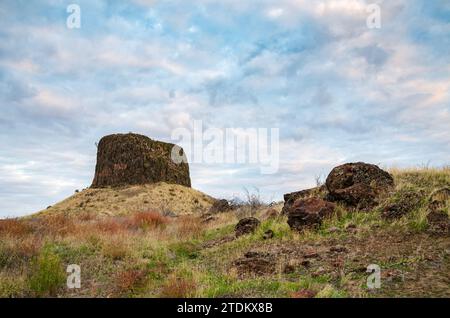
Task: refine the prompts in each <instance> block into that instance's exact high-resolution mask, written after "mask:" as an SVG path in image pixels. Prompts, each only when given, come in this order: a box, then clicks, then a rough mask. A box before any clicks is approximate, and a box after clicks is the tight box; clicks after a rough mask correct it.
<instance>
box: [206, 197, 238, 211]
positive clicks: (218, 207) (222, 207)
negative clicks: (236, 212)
mask: <svg viewBox="0 0 450 318" xmlns="http://www.w3.org/2000/svg"><path fill="white" fill-rule="evenodd" d="M230 210H232V207H231V205H230V204H229V203H228V201H227V200H225V199H221V200H216V201H214V203H213V205H212V206H211V208H210V209H209V213H213V214H214V213H222V212H228V211H230Z"/></svg>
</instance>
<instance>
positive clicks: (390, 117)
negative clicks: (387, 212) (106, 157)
mask: <svg viewBox="0 0 450 318" xmlns="http://www.w3.org/2000/svg"><path fill="white" fill-rule="evenodd" d="M372 2H375V3H377V4H379V5H380V8H381V28H380V29H373V28H368V27H367V24H366V20H367V17H368V16H369V14H370V13H368V12H367V6H368V4H370V3H372ZM71 3H76V4H78V5H79V6H80V8H81V28H79V29H69V28H68V27H67V25H66V19H67V17H68V15H69V13H67V11H66V10H67V6H68V5H69V4H71ZM449 90H450V2H449V1H447V0H433V1H429V0H389V1H387V0H385V1H371V0H368V1H363V0H346V1H340V0H329V1H325V0H317V1H311V0H277V1H268V0H258V1H256V0H255V1H251V0H247V1H243V0H215V1H213V0H198V1H195V0H193V1H182V0H179V1H157V0H154V1H151V0H134V1H129V2H127V3H125V1H112V0H111V1H100V0H86V1H75V0H71V1H62V0H41V1H29V0H26V1H25V0H24V1H19V0H15V1H13V0H11V1H8V0H1V1H0V107H1V112H0V144H1V147H0V217H5V216H16V215H25V214H29V213H32V212H35V211H37V210H40V209H43V208H45V207H46V206H48V205H52V204H54V203H55V202H57V201H59V200H61V199H63V198H65V197H67V196H69V195H71V194H73V192H74V190H75V189H82V188H84V187H87V186H89V185H90V183H91V181H92V178H93V173H94V166H95V156H96V146H95V143H96V142H98V140H99V139H100V138H101V137H102V136H103V135H106V134H110V133H117V132H130V131H132V132H137V133H142V134H145V135H147V136H149V137H151V138H155V139H159V140H163V141H171V134H172V132H173V131H174V129H176V128H179V127H186V128H189V127H191V125H192V122H193V121H194V120H201V121H202V122H203V126H204V128H205V129H206V128H211V127H214V128H221V129H222V128H228V127H232V128H250V127H257V128H259V127H262V128H279V131H280V144H279V147H280V153H279V157H280V163H279V169H278V172H277V173H275V174H270V175H264V174H261V172H260V170H259V169H258V167H256V166H254V165H245V164H244V165H242V164H240V165H238V164H236V165H229V164H228V165H223V164H202V163H196V164H193V165H191V178H192V183H193V186H194V187H195V188H197V189H200V190H202V191H204V192H206V193H209V194H212V195H215V196H217V197H224V198H231V197H233V196H234V195H238V194H242V192H243V187H247V188H249V189H250V190H252V189H253V188H254V187H256V188H258V189H259V190H260V192H261V194H262V196H263V197H264V198H265V199H266V200H272V199H273V200H277V199H281V197H282V194H283V193H286V192H291V191H296V190H300V189H302V188H305V187H308V186H313V185H315V178H316V177H317V176H322V178H323V176H325V175H326V174H327V173H328V172H329V171H330V169H331V168H332V167H333V166H335V165H337V164H340V163H343V162H348V161H367V162H371V163H375V164H380V165H381V166H383V167H391V166H399V167H410V166H420V165H431V166H442V165H447V164H449V163H450V128H449V127H450V125H449V123H450V93H449Z"/></svg>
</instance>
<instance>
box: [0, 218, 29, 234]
mask: <svg viewBox="0 0 450 318" xmlns="http://www.w3.org/2000/svg"><path fill="white" fill-rule="evenodd" d="M32 232H33V227H32V226H31V225H30V224H29V223H28V222H26V221H24V220H18V219H4V220H0V235H4V234H9V235H12V236H16V237H17V236H19V237H20V236H24V235H26V234H29V233H32Z"/></svg>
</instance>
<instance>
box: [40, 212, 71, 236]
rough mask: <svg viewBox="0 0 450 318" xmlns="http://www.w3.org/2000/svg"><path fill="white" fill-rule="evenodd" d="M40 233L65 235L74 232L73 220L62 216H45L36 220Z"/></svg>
mask: <svg viewBox="0 0 450 318" xmlns="http://www.w3.org/2000/svg"><path fill="white" fill-rule="evenodd" d="M38 223H39V226H40V227H41V228H40V229H39V232H40V233H43V232H45V233H48V234H58V235H67V234H69V233H73V232H74V231H75V230H76V227H75V222H74V220H73V219H72V218H71V217H70V216H68V215H64V214H55V215H46V216H43V217H41V218H39V219H38Z"/></svg>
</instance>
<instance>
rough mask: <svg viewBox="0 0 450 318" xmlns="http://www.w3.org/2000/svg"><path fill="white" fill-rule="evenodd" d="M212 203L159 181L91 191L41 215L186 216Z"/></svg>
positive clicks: (183, 187)
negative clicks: (141, 213)
mask: <svg viewBox="0 0 450 318" xmlns="http://www.w3.org/2000/svg"><path fill="white" fill-rule="evenodd" d="M213 202H214V199H213V198H212V197H210V196H209V195H206V194H204V193H202V192H200V191H198V190H195V189H192V188H189V187H185V186H182V185H178V184H168V183H165V182H159V183H155V184H146V185H135V186H127V187H122V188H97V189H94V188H88V189H85V190H83V191H80V192H78V193H75V194H74V195H73V196H71V197H69V198H67V199H65V200H63V201H61V202H59V203H57V204H55V205H53V206H51V207H49V208H47V209H46V210H43V211H40V212H38V215H45V214H58V213H63V214H67V215H75V216H76V215H77V214H80V213H94V214H96V215H100V216H108V215H109V216H118V215H126V214H129V213H132V212H139V211H150V210H155V211H160V212H162V213H164V214H176V215H183V214H189V213H203V212H206V211H207V210H208V209H209V208H210V207H211V205H212V203H213Z"/></svg>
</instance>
